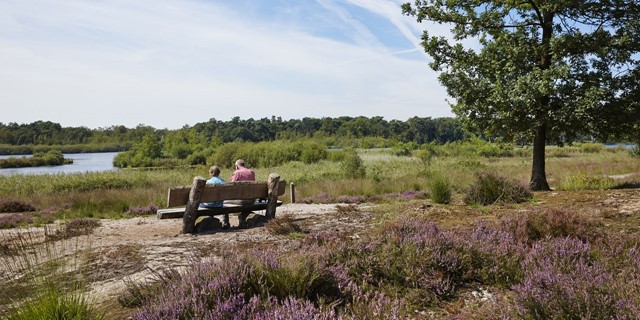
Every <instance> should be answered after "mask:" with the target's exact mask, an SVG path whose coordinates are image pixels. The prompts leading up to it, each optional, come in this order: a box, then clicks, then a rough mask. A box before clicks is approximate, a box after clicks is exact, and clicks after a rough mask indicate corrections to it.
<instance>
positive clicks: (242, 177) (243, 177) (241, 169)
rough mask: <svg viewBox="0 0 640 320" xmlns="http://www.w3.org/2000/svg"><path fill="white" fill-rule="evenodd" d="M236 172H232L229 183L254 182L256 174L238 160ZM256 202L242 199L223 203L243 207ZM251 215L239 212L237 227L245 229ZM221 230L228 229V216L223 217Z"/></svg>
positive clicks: (242, 161) (249, 212)
mask: <svg viewBox="0 0 640 320" xmlns="http://www.w3.org/2000/svg"><path fill="white" fill-rule="evenodd" d="M235 166H236V167H235V168H236V170H235V171H234V172H233V175H232V176H231V179H229V181H230V182H239V181H256V173H255V172H253V170H251V169H249V168H247V167H246V166H245V163H244V160H242V159H238V160H236V163H235ZM255 201H256V200H255V199H242V200H226V201H225V202H224V203H229V204H239V205H243V206H247V205H252V204H253V203H254V202H255ZM249 214H251V211H248V212H241V213H240V215H239V216H238V222H239V224H238V227H240V228H246V227H247V225H246V221H247V217H248V216H249ZM222 228H223V229H227V228H229V214H225V215H224V222H223V223H222Z"/></svg>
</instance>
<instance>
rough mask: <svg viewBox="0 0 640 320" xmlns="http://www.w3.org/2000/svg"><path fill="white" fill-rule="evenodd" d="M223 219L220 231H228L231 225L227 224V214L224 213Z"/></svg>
mask: <svg viewBox="0 0 640 320" xmlns="http://www.w3.org/2000/svg"><path fill="white" fill-rule="evenodd" d="M223 219H224V221H223V222H222V229H229V227H231V224H230V223H229V214H228V213H226V214H225V215H224V218H223Z"/></svg>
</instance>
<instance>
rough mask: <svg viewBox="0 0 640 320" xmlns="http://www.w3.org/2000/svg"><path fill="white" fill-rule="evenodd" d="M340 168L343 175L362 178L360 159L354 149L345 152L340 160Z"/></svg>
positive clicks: (362, 169)
mask: <svg viewBox="0 0 640 320" xmlns="http://www.w3.org/2000/svg"><path fill="white" fill-rule="evenodd" d="M340 169H341V171H342V174H343V175H344V176H345V177H347V178H351V179H355V178H362V177H364V175H365V168H364V165H363V163H362V159H361V158H360V156H358V154H357V153H356V152H355V151H354V150H351V151H350V152H347V153H346V154H345V157H344V159H342V161H341V162H340Z"/></svg>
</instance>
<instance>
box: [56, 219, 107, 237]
mask: <svg viewBox="0 0 640 320" xmlns="http://www.w3.org/2000/svg"><path fill="white" fill-rule="evenodd" d="M101 225H102V223H101V222H100V220H98V219H92V218H75V219H72V220H70V221H68V222H67V223H65V224H64V228H63V229H58V230H56V231H55V232H54V233H52V234H47V235H46V237H47V239H49V240H54V241H55V240H60V239H68V238H72V237H77V236H83V235H89V234H92V233H93V230H94V229H95V228H97V227H99V226H101Z"/></svg>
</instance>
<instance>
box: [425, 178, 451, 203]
mask: <svg viewBox="0 0 640 320" xmlns="http://www.w3.org/2000/svg"><path fill="white" fill-rule="evenodd" d="M429 187H430V189H431V201H433V202H435V203H441V204H448V203H449V202H451V193H452V187H451V182H449V179H447V178H445V177H443V176H441V175H435V176H434V177H433V178H432V179H431V181H429Z"/></svg>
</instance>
